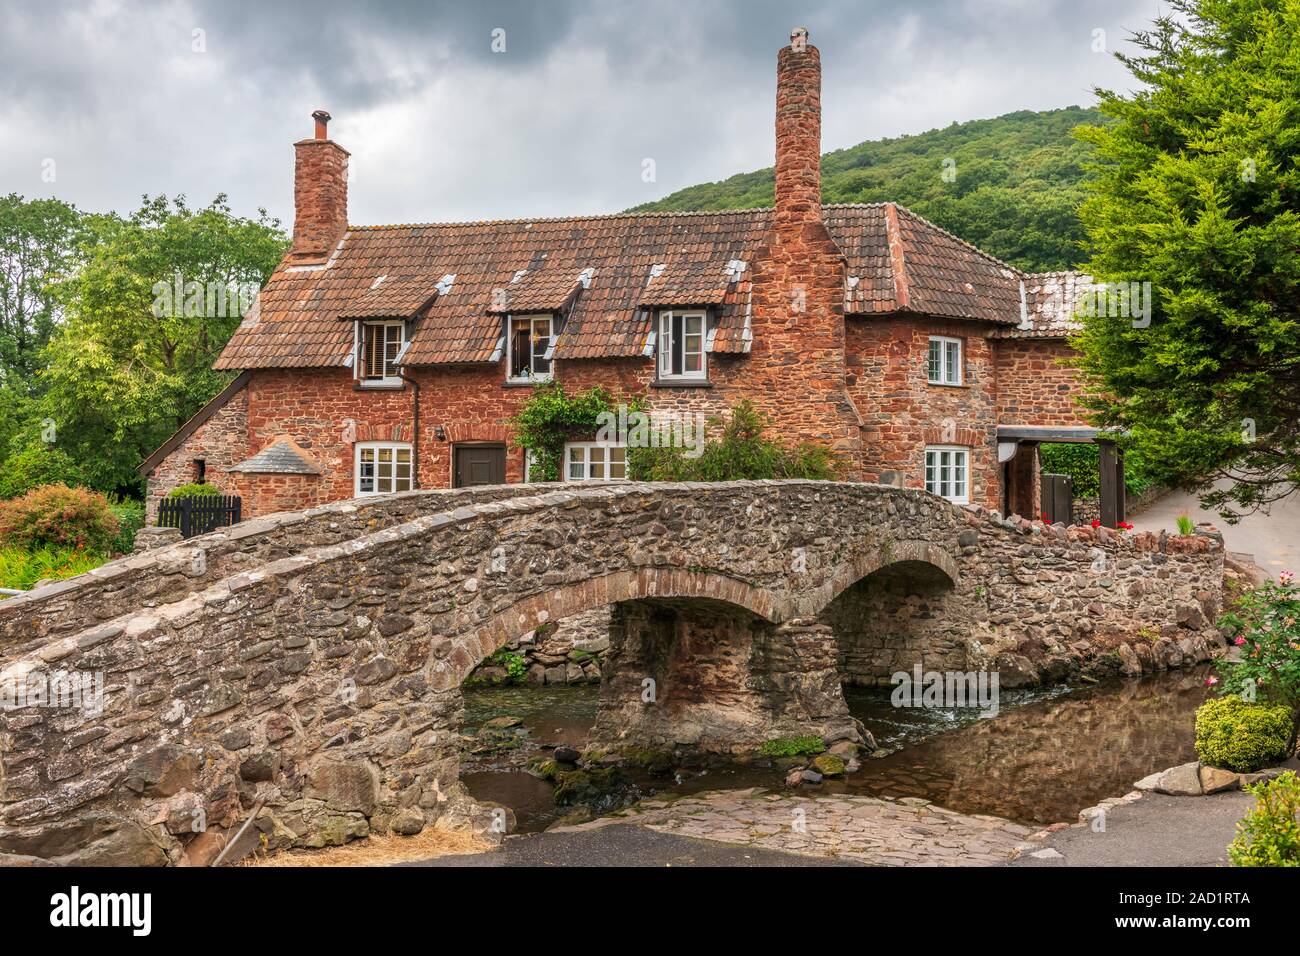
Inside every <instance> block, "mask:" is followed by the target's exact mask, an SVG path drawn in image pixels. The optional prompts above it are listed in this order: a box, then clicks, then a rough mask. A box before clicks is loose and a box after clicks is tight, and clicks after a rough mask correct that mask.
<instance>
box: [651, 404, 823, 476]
mask: <svg viewBox="0 0 1300 956" xmlns="http://www.w3.org/2000/svg"><path fill="white" fill-rule="evenodd" d="M770 427H771V419H770V418H769V417H768V416H767V415H765V414H763V413H762V412H760V411H759V410H758V409H756V408H755V407H754V406H753V404H752V403H751V402H749V401H748V400H745V401H742V402H740V403H739V404H738V405H736V407H735V408H733V409H732V411H731V415H730V417H728V418H726V419H725V420H722V419H719V418H713V419H710V421H709V423H708V430H707V432H706V434H708V435H711V436H712V435H717V434H718V433H719V432H720V433H721V434H720V436H719V437H716V438H714V437H711V438H709V439H708V440H707V441H705V443H704V448H703V450H702V452H701V454H700V455H699V457H696V458H692V457H689V456H688V455H687V454H686V452H685V450H684V449H682V448H678V447H674V448H635V449H632V450H630V451H629V453H628V463H629V467H630V468H631V473H632V477H634V478H636V479H638V480H640V481H739V480H742V479H761V478H811V479H815V480H824V481H829V480H832V479H834V478H835V477H836V474H837V471H838V462H837V460H836V458H835V456H834V454H833V453H832V452H831V450H830V449H829V448H826V447H824V446H822V445H815V444H811V443H803V444H799V445H795V446H793V447H790V446H787V445H784V444H782V443H781V442H779V441H776V440H774V439H772V438H769V437H768V436H767V431H768V430H769V428H770Z"/></svg>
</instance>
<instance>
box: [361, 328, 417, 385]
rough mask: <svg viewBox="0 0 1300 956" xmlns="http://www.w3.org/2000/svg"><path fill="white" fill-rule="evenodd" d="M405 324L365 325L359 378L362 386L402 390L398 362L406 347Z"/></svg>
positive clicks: (362, 335)
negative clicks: (404, 346)
mask: <svg viewBox="0 0 1300 956" xmlns="http://www.w3.org/2000/svg"><path fill="white" fill-rule="evenodd" d="M405 324H406V323H404V322H362V323H361V349H360V352H361V356H360V366H359V374H358V376H357V377H358V378H359V379H360V381H361V384H362V385H363V386H367V387H370V388H377V387H389V388H393V387H399V386H400V385H401V384H402V380H401V379H400V378H398V375H397V361H398V357H399V356H400V355H401V353H402V346H403V345H404V344H405V332H404V326H405Z"/></svg>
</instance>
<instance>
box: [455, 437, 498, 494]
mask: <svg viewBox="0 0 1300 956" xmlns="http://www.w3.org/2000/svg"><path fill="white" fill-rule="evenodd" d="M454 471H455V474H454V476H453V484H454V485H455V487H457V488H470V487H473V486H474V485H504V484H505V483H506V446H505V445H458V446H456V455H455V468H454Z"/></svg>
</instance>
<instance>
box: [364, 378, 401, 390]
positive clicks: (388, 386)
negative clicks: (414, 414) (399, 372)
mask: <svg viewBox="0 0 1300 956" xmlns="http://www.w3.org/2000/svg"><path fill="white" fill-rule="evenodd" d="M355 387H356V390H357V391H358V392H400V391H401V390H402V389H404V388H406V383H405V382H403V381H402V380H401V379H397V380H395V381H374V382H357V383H355Z"/></svg>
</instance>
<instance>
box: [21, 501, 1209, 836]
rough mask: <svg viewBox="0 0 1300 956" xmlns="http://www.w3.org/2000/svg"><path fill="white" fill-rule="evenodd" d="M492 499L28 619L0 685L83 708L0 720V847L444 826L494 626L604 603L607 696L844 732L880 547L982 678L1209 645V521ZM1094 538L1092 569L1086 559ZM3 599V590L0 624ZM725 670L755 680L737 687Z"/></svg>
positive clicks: (24, 710)
mask: <svg viewBox="0 0 1300 956" xmlns="http://www.w3.org/2000/svg"><path fill="white" fill-rule="evenodd" d="M552 487H555V486H552ZM508 490H509V489H501V488H498V489H485V490H483V491H482V492H481V493H482V494H483V495H484V497H485V498H486V499H488V500H483V501H478V502H475V503H474V504H472V505H465V506H461V507H457V508H455V509H454V510H452V511H449V512H443V513H429V512H428V511H424V512H422V513H421V514H420V515H419V516H417V517H413V518H409V519H408V520H406V521H404V523H401V524H396V525H391V526H389V527H384V528H380V529H379V530H374V531H369V532H368V533H366V532H364V531H362V532H361V533H360V536H357V534H356V533H354V534H353V535H352V536H350V537H347V538H344V539H342V540H337V541H335V542H334V543H328V544H314V543H313V539H308V540H304V541H303V542H302V543H301V544H302V546H301V548H300V549H299V550H298V551H296V552H295V551H293V549H292V543H291V541H290V540H281V542H280V545H279V547H281V548H283V552H282V553H283V554H284V556H280V557H277V558H276V559H275V560H270V561H268V562H267V563H264V564H262V565H260V566H259V567H257V568H256V569H255V570H252V571H244V572H237V573H233V574H231V575H230V576H228V577H225V578H223V579H220V580H216V581H211V580H205V581H204V582H203V589H202V590H200V591H198V592H196V593H194V594H192V595H190V596H188V597H185V598H184V599H182V600H178V601H173V602H171V603H165V604H154V606H149V605H150V603H152V602H140V603H139V604H137V605H136V606H135V607H134V608H133V609H132V610H129V611H127V612H124V613H123V614H121V615H120V616H119V617H117V618H115V619H113V620H107V621H97V622H95V623H94V624H93V625H91V626H86V627H83V628H81V629H78V628H77V627H76V626H73V625H71V624H70V623H69V622H70V621H71V622H76V621H83V620H84V617H82V616H81V611H80V609H79V608H73V607H65V608H64V611H63V612H62V613H63V614H64V615H66V617H65V619H60V618H59V615H57V614H55V613H53V611H52V609H47V611H48V613H47V616H46V618H45V619H44V624H45V627H46V630H45V632H44V636H31V635H29V639H26V640H21V641H19V642H13V641H11V642H10V644H9V645H8V646H7V647H6V648H5V649H4V650H3V652H0V684H5V683H6V682H7V683H8V684H10V685H12V684H13V683H15V682H20V681H24V680H27V679H28V678H30V677H31V676H32V675H35V674H38V673H47V672H49V671H51V670H66V671H69V672H73V673H83V672H84V673H93V674H99V675H102V678H103V686H104V691H105V697H104V700H103V707H102V709H101V710H100V711H98V712H95V713H90V712H85V711H83V710H71V709H67V708H51V707H45V706H41V705H40V704H39V703H36V702H30V703H29V705H28V706H25V707H19V708H16V709H12V710H4V711H0V755H2V756H0V761H2V763H0V766H2V767H3V777H2V778H0V782H2V785H0V853H3V852H19V850H17V849H15V848H17V847H25V848H28V850H31V849H32V848H35V847H39V848H41V852H39V853H38V854H37V855H42V856H50V855H54V856H58V855H59V854H58V853H57V852H55V851H56V850H58V848H60V847H64V846H67V845H68V841H69V839H70V838H69V836H68V834H69V833H72V832H74V831H75V832H77V833H83V832H85V828H86V827H91V828H92V829H93V828H98V829H95V830H94V832H97V833H98V832H101V831H104V830H105V828H107V829H108V830H111V831H112V832H113V833H114V834H118V836H115V837H114V840H117V841H126V844H127V845H128V846H129V847H131V848H134V849H133V851H132V852H137V851H138V854H147V853H150V852H153V853H156V854H158V855H159V856H161V855H165V856H166V858H167V859H169V860H171V861H173V862H175V861H182V860H189V861H191V862H201V861H202V860H204V859H205V858H210V853H211V852H212V848H213V847H214V846H215V845H217V843H218V842H219V838H220V835H221V834H222V833H223V832H228V831H229V830H230V829H231V828H233V827H234V826H235V825H236V824H237V822H238V821H239V820H241V819H242V818H243V817H244V816H246V815H247V813H248V812H250V809H251V807H252V806H253V805H255V804H256V803H257V802H258V801H259V800H260V801H263V802H264V805H263V809H262V810H261V811H260V812H259V815H258V822H257V828H258V830H259V832H260V833H261V834H262V835H264V836H265V837H266V840H267V841H268V842H269V843H270V844H271V845H273V846H282V845H318V844H320V843H322V842H341V841H343V840H345V839H348V838H351V837H354V836H358V835H362V834H364V833H368V832H382V831H384V830H387V829H396V830H398V831H399V832H413V831H417V830H419V829H420V828H421V827H423V826H425V825H428V824H430V823H437V824H439V825H458V826H459V825H464V821H465V820H466V818H467V815H472V812H473V807H472V804H469V803H467V802H466V801H465V799H464V798H463V795H462V794H461V791H460V790H459V788H458V783H457V776H458V758H459V738H458V735H457V730H458V728H459V724H460V719H461V712H462V707H461V696H460V685H461V683H462V682H463V681H464V679H465V678H466V677H467V676H468V675H469V674H470V672H471V671H472V670H473V669H474V667H475V666H476V665H477V664H478V663H479V662H480V661H482V660H483V659H484V658H485V657H487V656H488V655H490V654H491V653H492V652H493V651H495V650H496V649H497V648H499V647H501V646H503V645H505V644H506V643H507V642H508V641H511V640H513V639H516V638H519V637H522V636H524V635H525V634H528V633H530V632H534V631H536V630H537V629H538V628H539V627H540V626H542V625H545V624H547V623H549V622H551V621H557V620H559V621H562V620H564V619H566V618H571V617H573V616H574V615H576V614H580V613H583V612H587V611H590V610H592V609H595V608H600V607H606V606H610V605H616V606H619V608H618V609H616V610H615V612H614V613H615V615H620V614H621V615H623V617H622V618H620V619H619V620H621V621H622V622H623V624H624V627H623V631H622V633H623V635H624V638H623V640H624V641H632V642H634V643H633V644H631V645H626V644H621V643H620V642H619V640H615V639H614V638H613V637H612V638H611V641H612V643H611V655H613V653H614V649H615V648H620V653H622V648H624V647H625V646H632V647H641V648H646V647H649V648H651V649H653V648H655V647H661V648H662V649H663V650H664V654H663V655H660V654H657V653H656V654H652V655H650V656H649V657H646V656H645V654H644V653H643V654H642V655H641V657H640V659H639V660H636V655H635V654H629V655H627V656H626V657H625V659H626V660H630V661H634V663H633V664H632V665H630V666H629V667H624V668H619V667H612V666H610V662H609V661H607V662H606V667H605V672H604V674H603V684H604V685H605V686H603V687H602V695H601V708H602V710H606V711H609V713H610V714H611V715H612V714H614V713H615V712H616V711H619V710H624V711H625V710H626V708H627V707H629V706H631V705H634V704H635V705H636V706H640V693H639V690H638V693H637V698H636V700H635V701H634V700H632V699H631V698H630V697H629V696H628V694H629V692H630V691H632V690H633V689H638V688H641V687H642V681H643V680H644V678H645V677H647V676H654V675H655V674H658V675H659V676H660V677H661V678H662V680H660V681H659V683H658V691H659V694H660V699H662V700H664V701H669V700H677V701H683V700H685V701H687V702H688V703H691V704H694V705H700V704H704V703H705V700H704V699H703V698H704V696H706V695H704V689H706V688H715V689H718V688H726V689H727V693H729V694H731V695H732V696H733V697H734V699H735V700H736V701H737V706H738V707H739V708H740V709H741V711H742V712H743V713H745V714H748V715H751V716H750V717H748V718H746V719H743V720H740V721H739V722H738V723H737V733H738V734H739V731H740V730H741V729H745V733H744V734H743V735H740V736H741V739H742V741H743V742H748V743H750V744H752V743H754V742H755V741H756V740H757V739H759V738H760V737H761V736H762V734H764V733H767V732H770V731H772V730H775V729H776V728H781V729H782V730H787V731H789V730H797V729H799V728H802V729H803V730H805V731H806V732H814V733H821V734H832V733H839V732H840V730H839V729H837V728H839V727H840V725H841V724H842V721H843V715H842V714H838V713H837V712H836V709H835V707H834V700H835V698H834V689H833V688H832V686H831V684H832V683H833V684H834V686H835V687H838V680H837V679H835V680H832V678H833V677H834V675H835V666H834V665H835V657H836V654H835V650H834V647H833V646H832V645H831V644H830V642H829V639H830V637H831V636H832V635H835V636H837V637H838V638H840V639H841V640H843V639H844V637H845V635H844V634H843V633H841V634H838V635H836V631H835V628H834V627H833V626H832V625H831V624H828V623H826V622H819V621H818V620H817V617H818V615H820V614H822V612H823V611H825V610H826V609H827V607H828V605H830V604H831V603H832V602H833V601H834V600H835V599H836V598H837V597H838V596H839V595H841V594H842V593H844V592H846V591H847V590H849V589H850V588H851V587H852V586H854V585H856V583H857V582H859V581H861V580H862V579H863V578H866V577H868V576H870V575H871V574H873V573H874V572H877V571H880V570H881V569H883V568H887V567H890V566H893V565H898V564H900V563H908V564H921V565H927V566H929V567H928V568H926V569H925V572H926V573H927V574H931V575H935V574H938V573H940V572H941V573H942V574H943V575H946V576H947V578H948V579H949V580H952V581H954V582H956V585H955V587H954V589H953V591H952V594H953V596H954V598H953V599H954V600H955V601H956V603H955V604H949V605H946V610H945V613H954V614H956V613H960V614H962V615H964V617H962V618H960V620H962V621H963V627H968V628H969V632H968V638H969V639H968V641H967V644H966V658H967V660H966V663H967V664H968V665H969V666H980V664H981V663H983V665H984V666H992V667H997V668H999V669H1000V670H1001V671H1002V672H1003V674H1004V683H1005V682H1006V681H1007V677H1008V676H1012V675H1014V673H1016V672H1017V669H1019V672H1023V673H1024V674H1025V675H1026V679H1037V678H1038V677H1040V676H1046V677H1049V678H1052V679H1057V678H1059V677H1062V676H1068V674H1069V673H1070V672H1071V670H1072V668H1073V667H1074V666H1075V665H1076V664H1077V665H1078V666H1079V668H1080V669H1082V668H1083V666H1084V665H1085V664H1086V663H1092V662H1098V664H1099V665H1100V664H1105V663H1106V662H1107V661H1111V662H1113V665H1114V666H1113V670H1114V672H1116V673H1119V672H1128V671H1131V669H1132V667H1136V668H1138V669H1141V667H1142V664H1143V662H1144V653H1145V655H1146V656H1148V657H1150V658H1151V659H1152V660H1153V661H1155V660H1157V658H1159V659H1161V660H1165V661H1166V662H1172V658H1173V656H1174V655H1179V658H1178V659H1179V662H1181V661H1182V659H1183V657H1184V656H1190V655H1192V654H1199V653H1200V652H1201V651H1202V650H1203V649H1205V648H1206V647H1207V644H1206V641H1207V636H1210V635H1213V634H1214V631H1213V629H1212V628H1211V627H1210V626H1209V624H1208V623H1207V619H1208V617H1209V616H1210V615H1212V613H1213V611H1214V609H1215V607H1216V605H1217V601H1218V584H1217V582H1218V576H1216V572H1217V573H1218V575H1219V576H1221V571H1222V552H1221V550H1219V548H1218V545H1217V543H1216V542H1214V541H1212V540H1210V539H1206V538H1199V537H1195V538H1187V539H1182V538H1156V537H1154V536H1142V535H1137V536H1132V537H1129V538H1120V537H1118V536H1116V535H1114V534H1110V533H1107V532H1104V531H1102V532H1099V533H1093V532H1092V530H1091V529H1086V528H1085V529H1077V528H1071V529H1044V528H1042V526H1041V525H1035V524H1033V523H1029V522H1018V523H1014V524H1013V523H1009V522H1005V521H1003V520H1002V519H1001V518H1000V517H999V516H997V515H995V514H992V513H988V512H983V511H979V510H968V509H960V508H957V507H954V506H952V505H951V504H949V503H948V502H945V501H942V500H941V499H938V498H935V497H933V496H930V495H927V494H925V493H923V492H917V491H910V490H902V489H896V488H889V487H883V486H876V485H860V484H847V483H820V482H804V481H783V482H732V483H725V484H716V485H698V484H658V485H638V484H631V483H629V484H623V485H617V486H613V487H584V488H581V489H574V490H569V489H565V490H557V491H548V492H547V493H545V494H541V495H537V496H525V497H517V496H516V497H510V498H505V499H503V500H492V499H493V498H494V497H499V496H500V495H501V494H503V493H505V492H506V491H508ZM467 494H470V495H471V496H472V495H473V494H474V493H472V492H471V493H467ZM409 498H410V500H411V501H412V502H414V503H420V502H423V503H428V502H430V501H433V500H435V498H434V496H433V493H424V494H423V495H412V496H409ZM401 500H403V501H405V500H406V496H401ZM467 500H473V499H472V497H471V498H470V499H467ZM318 517H319V516H318ZM313 527H315V528H317V530H318V531H319V525H313ZM281 530H283V529H281ZM169 550H171V549H162V551H161V552H157V553H159V554H161V553H166V552H167V551H169ZM1098 554H1100V555H1102V556H1103V557H1105V558H1106V559H1107V561H1108V562H1113V564H1102V565H1101V566H1100V567H1099V566H1098V564H1097V555H1098ZM266 556H268V557H269V554H268V555H266ZM145 557H148V556H145ZM37 594H39V592H37ZM626 602H647V603H646V604H642V605H635V606H632V607H629V606H627V603H626ZM664 602H673V604H672V606H674V607H675V608H678V609H680V613H682V614H684V615H688V619H690V620H692V621H693V624H694V625H696V626H698V627H700V628H702V629H706V630H707V629H708V628H712V629H713V630H712V631H711V632H710V633H713V634H714V635H715V637H716V638H717V639H718V640H719V641H723V640H725V642H726V643H725V645H723V644H718V645H717V646H696V645H693V644H689V643H683V642H689V641H690V634H689V633H687V632H686V631H679V630H678V629H676V625H674V626H673V629H672V630H671V633H670V632H669V631H667V630H664V629H663V628H664V626H663V625H662V624H661V623H660V624H656V623H655V620H653V619H652V612H651V611H650V610H649V607H650V606H652V605H653V606H655V607H660V608H661V607H662V606H663V605H664ZM9 603H10V602H6V605H8V604H9ZM719 605H726V606H727V607H728V608H729V610H728V616H729V619H730V620H731V621H732V624H730V625H727V626H725V627H724V626H723V625H722V624H720V623H717V624H710V623H709V620H710V618H711V617H713V616H716V611H713V610H709V611H708V612H707V613H705V612H704V611H703V609H705V608H708V609H713V608H716V607H718V606H719ZM742 612H744V613H742ZM653 613H659V612H653ZM14 616H15V615H14V613H13V611H12V610H11V609H10V608H8V607H7V606H4V605H0V621H5V622H6V624H9V623H11V620H12V618H13V617H14ZM638 621H639V622H640V623H639V624H637V625H636V627H635V628H634V629H632V630H629V627H628V625H627V622H638ZM737 622H739V623H737ZM744 622H748V623H744ZM742 624H743V626H742ZM612 630H613V631H614V633H615V634H618V633H619V628H618V627H615V628H613V629H612ZM724 632H725V633H724ZM628 635H631V636H630V637H629V636H628ZM848 636H852V635H848ZM1198 641H1199V644H1198V643H1197V642H1198ZM674 642H677V643H674ZM1126 644H1127V646H1128V649H1129V652H1130V653H1129V658H1131V659H1129V658H1126V657H1125V655H1124V645H1126ZM1184 648H1186V650H1184ZM746 649H747V650H746ZM922 650H924V648H922ZM742 660H743V661H747V662H748V665H749V666H750V668H751V670H750V673H749V674H748V676H747V677H746V678H745V680H744V681H743V682H739V675H740V673H741V670H742V667H741V664H740V662H741V661H742ZM724 661H725V662H726V663H725V666H723V662H724ZM696 665H698V670H697V667H696ZM647 667H648V668H651V673H649V674H647V673H645V669H646V668H647ZM1126 669H1127V670H1126ZM692 687H693V688H694V689H695V691H694V692H692V691H691V690H690V688H692ZM745 695H750V696H748V697H746V696H745ZM800 714H802V715H803V716H802V717H799V716H798V715H800ZM755 715H756V716H755ZM625 716H626V714H625ZM642 716H643V719H642V720H641V721H640V722H633V723H631V724H629V725H628V730H629V733H631V734H633V735H634V736H635V734H637V733H638V732H644V734H645V735H646V737H647V738H648V739H651V740H667V739H668V738H670V737H671V738H674V739H675V738H678V737H680V738H681V739H682V740H683V741H686V742H687V743H692V744H695V745H701V746H724V745H726V744H725V741H723V740H721V739H720V738H719V736H718V735H717V734H711V733H706V732H703V731H700V732H694V731H693V730H692V728H699V727H704V728H705V729H707V728H708V727H709V726H719V725H720V724H719V722H718V721H711V720H704V719H702V718H701V716H700V713H699V712H698V710H697V707H696V706H687V707H683V708H681V709H680V710H677V711H674V712H669V711H664V712H663V713H654V714H650V715H646V714H643V715H642ZM611 720H612V717H610V716H607V717H606V718H605V724H604V725H603V726H605V727H607V728H611V730H612V731H614V732H615V733H617V728H618V727H622V726H623V724H622V722H621V721H620V720H612V722H611ZM800 721H802V723H800ZM746 728H747V729H746ZM624 740H625V741H627V740H628V738H627V736H626V735H624ZM630 742H631V743H633V744H635V742H636V740H635V739H631V740H630ZM196 819H202V820H203V821H206V822H205V825H204V827H203V829H202V831H201V832H197V833H196V832H195V830H194V829H193V821H194V820H196ZM97 821H98V822H97ZM105 832H106V831H105ZM116 845H117V844H114V846H116ZM149 847H153V851H150V850H149ZM114 852H116V851H114ZM104 853H105V854H108V850H104ZM102 858H104V857H101V859H102ZM94 859H95V858H94V857H93V856H92V858H90V859H87V858H86V857H81V858H79V860H80V861H81V862H93V861H94Z"/></svg>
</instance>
